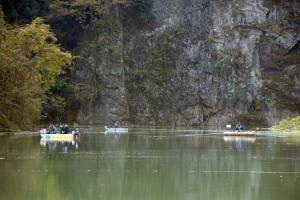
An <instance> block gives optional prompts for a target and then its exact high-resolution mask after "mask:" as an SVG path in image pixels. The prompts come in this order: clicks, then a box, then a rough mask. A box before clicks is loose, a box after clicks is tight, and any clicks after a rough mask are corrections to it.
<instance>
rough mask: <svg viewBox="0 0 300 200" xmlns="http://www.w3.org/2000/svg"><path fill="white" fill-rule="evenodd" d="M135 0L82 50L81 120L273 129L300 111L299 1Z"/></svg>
mask: <svg viewBox="0 0 300 200" xmlns="http://www.w3.org/2000/svg"><path fill="white" fill-rule="evenodd" d="M136 2H138V3H137V4H136V5H135V7H134V6H133V7H128V6H124V5H122V4H111V5H106V6H105V9H102V11H101V14H100V15H98V17H97V18H95V19H94V20H93V22H92V23H91V25H90V26H89V27H88V28H87V29H85V32H84V34H83V38H82V40H81V42H80V44H79V48H76V50H74V51H75V52H77V54H79V55H80V56H81V58H80V59H78V61H77V68H76V69H77V70H76V76H75V77H76V83H77V85H76V88H77V89H76V90H75V91H76V92H77V97H78V99H79V101H80V102H81V104H80V110H79V113H78V120H79V121H81V122H84V123H89V124H93V123H110V122H112V121H114V120H117V119H121V120H123V121H126V122H128V123H132V124H144V125H174V126H177V125H201V124H214V125H215V124H217V125H220V126H223V125H224V124H227V123H233V122H235V121H236V120H239V121H242V122H244V123H247V124H255V125H270V124H273V123H275V122H277V121H278V120H281V119H283V118H287V117H290V116H293V115H296V114H298V113H299V111H300V99H299V98H300V93H299V88H300V79H299V78H300V76H299V72H300V51H299V50H300V49H299V41H300V2H299V1H296V0H289V1H283V0H153V1H147V0H141V1H136ZM144 4H146V6H145V5H144Z"/></svg>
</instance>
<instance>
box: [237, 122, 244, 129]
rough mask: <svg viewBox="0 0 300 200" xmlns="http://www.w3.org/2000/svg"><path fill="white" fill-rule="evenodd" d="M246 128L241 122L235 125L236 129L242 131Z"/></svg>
mask: <svg viewBox="0 0 300 200" xmlns="http://www.w3.org/2000/svg"><path fill="white" fill-rule="evenodd" d="M243 129H244V127H243V125H242V124H241V122H238V123H237V124H236V125H235V130H236V131H241V130H243Z"/></svg>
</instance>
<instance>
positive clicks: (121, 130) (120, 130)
mask: <svg viewBox="0 0 300 200" xmlns="http://www.w3.org/2000/svg"><path fill="white" fill-rule="evenodd" d="M104 128H105V133H128V128H108V127H106V126H105V127H104Z"/></svg>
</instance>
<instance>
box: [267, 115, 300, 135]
mask: <svg viewBox="0 0 300 200" xmlns="http://www.w3.org/2000/svg"><path fill="white" fill-rule="evenodd" d="M272 129H273V130H276V131H300V116H298V117H295V118H291V119H288V120H283V121H281V122H280V123H279V124H277V125H274V126H272Z"/></svg>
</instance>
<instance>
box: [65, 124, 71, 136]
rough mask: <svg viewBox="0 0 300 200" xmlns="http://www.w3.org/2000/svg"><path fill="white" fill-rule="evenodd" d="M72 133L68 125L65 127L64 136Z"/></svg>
mask: <svg viewBox="0 0 300 200" xmlns="http://www.w3.org/2000/svg"><path fill="white" fill-rule="evenodd" d="M69 132H70V129H69V127H68V124H65V125H64V134H68V133H69Z"/></svg>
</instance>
